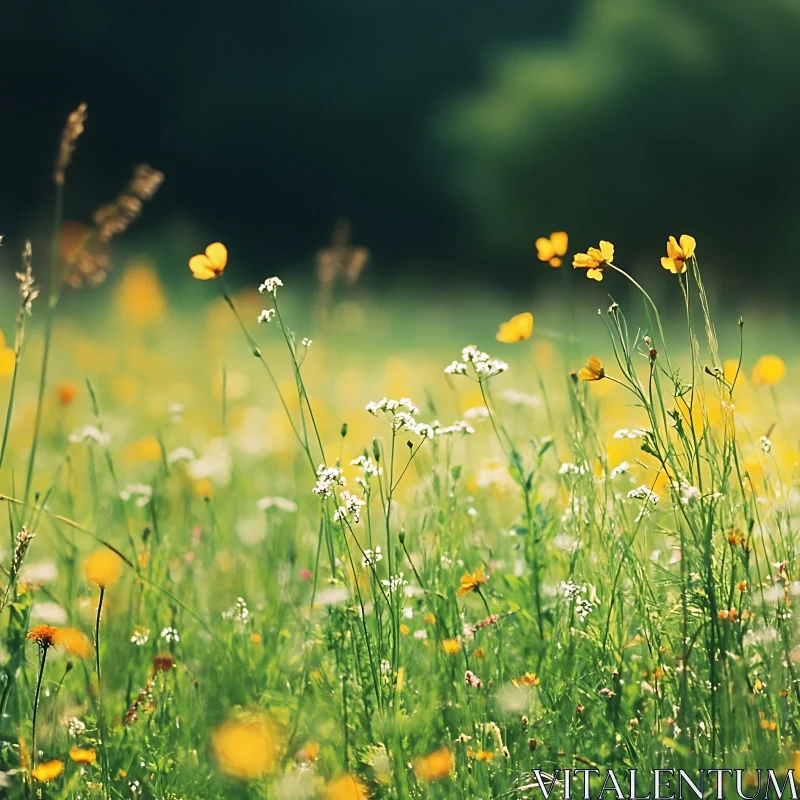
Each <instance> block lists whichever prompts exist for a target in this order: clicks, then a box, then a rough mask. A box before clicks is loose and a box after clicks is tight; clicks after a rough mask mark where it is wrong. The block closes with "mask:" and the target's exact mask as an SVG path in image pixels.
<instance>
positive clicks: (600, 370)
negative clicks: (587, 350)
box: [578, 356, 606, 381]
mask: <svg viewBox="0 0 800 800" xmlns="http://www.w3.org/2000/svg"><path fill="white" fill-rule="evenodd" d="M578 377H579V378H580V379H581V380H582V381H601V380H603V378H605V377H606V370H605V367H604V366H603V362H602V361H600V359H599V358H598V357H597V356H589V360H588V361H587V362H586V366H585V367H581V369H580V370H579V371H578Z"/></svg>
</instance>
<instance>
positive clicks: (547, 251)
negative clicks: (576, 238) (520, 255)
mask: <svg viewBox="0 0 800 800" xmlns="http://www.w3.org/2000/svg"><path fill="white" fill-rule="evenodd" d="M568 243H569V237H568V236H567V234H566V233H565V232H564V231H556V232H555V233H551V234H550V236H549V238H548V237H546V236H540V237H539V238H538V239H537V240H536V256H537V258H538V259H539V261H545V262H547V263H548V264H549V265H550V266H551V267H560V266H561V258H562V257H563V256H564V255H565V254H566V252H567V245H568Z"/></svg>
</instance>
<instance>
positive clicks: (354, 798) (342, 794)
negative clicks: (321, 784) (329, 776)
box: [325, 775, 369, 800]
mask: <svg viewBox="0 0 800 800" xmlns="http://www.w3.org/2000/svg"><path fill="white" fill-rule="evenodd" d="M368 797H369V792H368V791H367V787H366V786H364V784H363V783H361V781H359V780H358V778H353V777H351V776H350V775H343V776H342V777H341V778H338V779H337V780H335V781H332V782H331V783H329V784H328V785H327V787H326V788H325V800H367V798H368Z"/></svg>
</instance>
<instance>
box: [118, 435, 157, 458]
mask: <svg viewBox="0 0 800 800" xmlns="http://www.w3.org/2000/svg"><path fill="white" fill-rule="evenodd" d="M124 457H125V458H126V459H127V460H128V461H133V462H137V463H138V462H142V461H161V458H162V453H161V443H160V442H159V441H158V439H156V437H155V436H145V437H144V438H143V439H138V440H137V441H135V442H131V443H130V444H127V445H125V450H124Z"/></svg>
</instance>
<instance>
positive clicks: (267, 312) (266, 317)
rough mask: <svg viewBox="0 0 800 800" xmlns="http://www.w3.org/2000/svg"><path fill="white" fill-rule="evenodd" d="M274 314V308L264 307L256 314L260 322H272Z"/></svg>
mask: <svg viewBox="0 0 800 800" xmlns="http://www.w3.org/2000/svg"><path fill="white" fill-rule="evenodd" d="M274 316H275V309H274V308H264V309H262V310H261V313H260V314H259V315H258V321H259V323H261V322H272V319H273V317H274Z"/></svg>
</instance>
